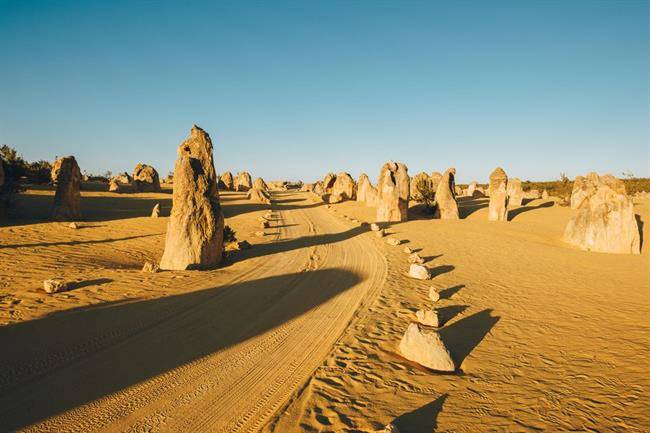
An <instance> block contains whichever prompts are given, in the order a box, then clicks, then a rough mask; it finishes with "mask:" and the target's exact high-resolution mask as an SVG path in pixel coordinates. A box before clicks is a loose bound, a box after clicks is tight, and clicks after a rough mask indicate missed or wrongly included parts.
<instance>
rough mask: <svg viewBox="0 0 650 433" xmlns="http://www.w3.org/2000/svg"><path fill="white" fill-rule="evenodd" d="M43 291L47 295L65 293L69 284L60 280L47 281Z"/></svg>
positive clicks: (44, 283) (44, 282)
mask: <svg viewBox="0 0 650 433" xmlns="http://www.w3.org/2000/svg"><path fill="white" fill-rule="evenodd" d="M43 290H45V292H46V293H59V292H64V291H66V290H68V283H66V282H65V281H63V280H61V279H58V278H53V279H51V280H45V281H43Z"/></svg>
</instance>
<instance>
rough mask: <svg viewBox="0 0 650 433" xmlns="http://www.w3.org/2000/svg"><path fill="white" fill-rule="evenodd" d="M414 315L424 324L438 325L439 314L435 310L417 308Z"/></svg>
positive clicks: (436, 326)
mask: <svg viewBox="0 0 650 433" xmlns="http://www.w3.org/2000/svg"><path fill="white" fill-rule="evenodd" d="M415 317H416V318H417V319H418V322H420V323H421V324H423V325H425V326H433V327H435V328H438V327H440V315H439V314H438V311H437V310H418V311H416V312H415Z"/></svg>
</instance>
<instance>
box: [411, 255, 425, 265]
mask: <svg viewBox="0 0 650 433" xmlns="http://www.w3.org/2000/svg"><path fill="white" fill-rule="evenodd" d="M408 262H409V263H417V264H418V265H421V264H423V263H424V259H423V258H422V257H420V255H419V254H418V253H411V254H409V257H408Z"/></svg>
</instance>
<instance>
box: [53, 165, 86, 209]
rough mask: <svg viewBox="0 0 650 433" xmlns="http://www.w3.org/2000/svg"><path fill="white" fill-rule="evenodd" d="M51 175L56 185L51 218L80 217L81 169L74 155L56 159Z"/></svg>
mask: <svg viewBox="0 0 650 433" xmlns="http://www.w3.org/2000/svg"><path fill="white" fill-rule="evenodd" d="M51 176H52V181H53V183H54V186H56V193H55V194H54V208H53V210H52V218H53V219H55V220H57V221H70V220H75V219H79V218H81V193H80V192H79V190H80V187H81V170H79V165H78V164H77V160H76V159H75V158H74V156H65V157H63V158H59V159H58V160H56V162H55V163H54V165H52V172H51Z"/></svg>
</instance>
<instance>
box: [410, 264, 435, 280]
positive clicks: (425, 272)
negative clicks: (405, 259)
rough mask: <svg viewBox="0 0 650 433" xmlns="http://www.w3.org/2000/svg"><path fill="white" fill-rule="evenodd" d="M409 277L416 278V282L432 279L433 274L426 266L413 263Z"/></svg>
mask: <svg viewBox="0 0 650 433" xmlns="http://www.w3.org/2000/svg"><path fill="white" fill-rule="evenodd" d="M409 277H411V278H415V279H416V280H428V279H429V278H431V274H430V273H429V269H428V268H427V267H426V266H422V265H420V264H417V263H412V264H411V266H409Z"/></svg>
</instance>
